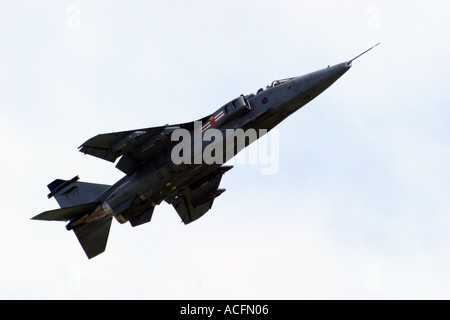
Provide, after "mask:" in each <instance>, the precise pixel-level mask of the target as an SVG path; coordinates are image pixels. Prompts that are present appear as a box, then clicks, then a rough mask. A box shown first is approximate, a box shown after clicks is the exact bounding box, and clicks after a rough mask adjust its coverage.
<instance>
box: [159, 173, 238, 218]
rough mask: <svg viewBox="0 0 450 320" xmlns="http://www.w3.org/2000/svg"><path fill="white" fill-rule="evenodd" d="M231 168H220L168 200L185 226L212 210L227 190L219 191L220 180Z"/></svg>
mask: <svg viewBox="0 0 450 320" xmlns="http://www.w3.org/2000/svg"><path fill="white" fill-rule="evenodd" d="M231 168H233V167H232V166H221V167H219V168H218V169H216V170H215V171H213V172H211V173H209V174H208V175H206V176H204V177H202V178H200V179H199V180H197V181H195V182H193V183H192V184H191V185H189V187H187V188H185V189H183V190H181V191H180V192H179V193H177V194H175V195H173V196H171V197H170V198H169V199H166V202H168V203H170V204H171V205H173V207H174V208H175V210H176V211H177V213H178V215H179V216H180V218H181V220H182V221H183V223H184V224H188V223H191V222H192V221H195V220H197V219H198V218H200V217H201V216H203V215H204V214H205V213H206V212H207V211H208V210H209V209H211V207H212V205H213V202H214V199H215V198H216V197H218V196H220V195H221V194H222V193H223V192H224V191H225V189H219V184H220V180H221V179H222V176H223V174H224V173H225V172H227V171H228V170H230V169H231Z"/></svg>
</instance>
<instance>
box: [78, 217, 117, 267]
mask: <svg viewBox="0 0 450 320" xmlns="http://www.w3.org/2000/svg"><path fill="white" fill-rule="evenodd" d="M111 221H112V217H109V216H108V217H104V218H102V219H98V220H94V221H92V222H89V223H87V224H85V225H82V226H80V227H77V228H75V229H74V230H73V231H74V232H75V235H76V236H77V238H78V241H79V242H80V244H81V246H82V247H83V250H84V252H85V253H86V255H87V257H88V258H89V259H91V258H93V257H95V256H97V255H99V254H100V253H102V252H104V251H105V249H106V243H107V242H108V235H109V230H110V228H111Z"/></svg>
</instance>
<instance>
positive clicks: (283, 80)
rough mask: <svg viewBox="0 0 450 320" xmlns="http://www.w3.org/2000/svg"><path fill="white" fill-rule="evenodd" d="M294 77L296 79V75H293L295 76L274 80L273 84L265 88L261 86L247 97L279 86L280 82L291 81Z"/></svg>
mask: <svg viewBox="0 0 450 320" xmlns="http://www.w3.org/2000/svg"><path fill="white" fill-rule="evenodd" d="M293 79H295V77H293V78H286V79H280V80H274V81H272V83H271V84H269V85H267V86H266V88H265V89H263V88H260V89H258V91H257V92H256V94H254V93H252V94H249V95H248V96H247V97H248V98H251V97H254V96H255V95H258V94H260V93H262V92H264V91H266V90H269V89H272V88H273V87H276V86H279V85H280V84H283V83H286V82H288V81H291V80H293Z"/></svg>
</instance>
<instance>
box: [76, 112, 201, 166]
mask: <svg viewBox="0 0 450 320" xmlns="http://www.w3.org/2000/svg"><path fill="white" fill-rule="evenodd" d="M208 117H209V116H206V117H204V118H202V119H199V120H197V121H201V122H202V123H203V121H205V120H206V119H207V118H208ZM180 128H183V129H187V130H193V128H194V121H192V122H186V123H181V124H176V125H165V126H161V127H152V128H145V129H137V130H129V131H121V132H112V133H105V134H99V135H97V136H95V137H93V138H91V139H89V140H87V141H86V142H85V143H83V144H82V145H81V146H79V147H78V149H79V150H80V152H83V153H84V154H89V155H91V156H94V157H97V158H100V159H104V160H107V161H110V162H115V161H116V160H117V158H119V157H122V158H121V159H120V161H119V162H118V163H117V165H116V167H117V168H118V169H119V170H121V171H123V172H125V173H126V174H127V175H130V174H132V173H133V172H134V171H135V169H136V168H137V167H138V166H139V165H140V164H141V163H142V162H143V161H146V160H148V159H151V158H152V157H154V156H155V155H157V154H159V153H160V152H161V151H163V150H165V149H167V148H170V147H171V146H173V145H174V144H176V143H178V142H176V141H171V139H170V137H171V134H172V132H173V131H174V130H176V129H180Z"/></svg>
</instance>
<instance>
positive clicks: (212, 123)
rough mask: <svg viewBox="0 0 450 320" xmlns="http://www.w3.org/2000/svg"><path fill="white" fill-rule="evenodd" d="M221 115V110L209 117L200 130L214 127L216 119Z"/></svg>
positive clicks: (222, 113)
mask: <svg viewBox="0 0 450 320" xmlns="http://www.w3.org/2000/svg"><path fill="white" fill-rule="evenodd" d="M223 115H224V112H223V110H222V111H221V112H219V113H218V114H217V115H216V116H211V117H209V121H208V122H207V123H206V124H205V125H204V126H203V127H202V132H203V131H205V130H206V129H208V128H210V127H214V125H215V124H216V121H217V120H219V119H220V118H222V117H223Z"/></svg>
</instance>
